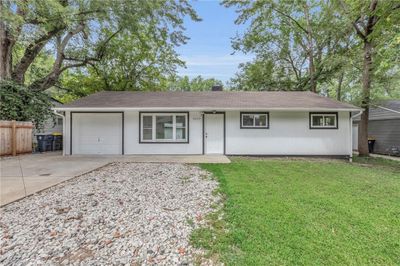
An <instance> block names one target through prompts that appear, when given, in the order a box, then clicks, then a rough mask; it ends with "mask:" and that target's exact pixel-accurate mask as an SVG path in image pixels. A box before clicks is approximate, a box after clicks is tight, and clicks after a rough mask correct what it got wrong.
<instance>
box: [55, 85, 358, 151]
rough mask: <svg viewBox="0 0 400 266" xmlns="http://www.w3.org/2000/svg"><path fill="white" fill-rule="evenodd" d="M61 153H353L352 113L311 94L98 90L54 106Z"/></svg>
mask: <svg viewBox="0 0 400 266" xmlns="http://www.w3.org/2000/svg"><path fill="white" fill-rule="evenodd" d="M54 109H55V111H56V112H57V113H58V114H60V115H62V116H63V117H64V127H63V129H64V132H63V134H64V154H65V155H74V154H136V155H138V154H139V155H140V154H174V155H175V154H225V155H278V156H290V155H298V156H300V155H301V156H343V157H351V156H352V119H353V117H354V115H353V117H352V112H353V114H356V115H355V116H358V115H359V114H360V113H361V109H360V108H358V107H356V106H353V105H350V104H346V103H342V102H338V101H335V100H332V99H329V98H326V97H322V96H319V95H317V94H314V93H311V92H228V91H209V92H126V91H125V92H100V93H96V94H93V95H90V96H87V97H84V98H81V99H79V100H77V101H75V102H72V103H69V104H65V105H63V106H59V107H56V108H54Z"/></svg>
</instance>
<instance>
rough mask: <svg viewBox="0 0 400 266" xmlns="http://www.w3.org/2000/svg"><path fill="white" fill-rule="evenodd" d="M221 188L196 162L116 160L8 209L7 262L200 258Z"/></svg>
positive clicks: (3, 252)
mask: <svg viewBox="0 0 400 266" xmlns="http://www.w3.org/2000/svg"><path fill="white" fill-rule="evenodd" d="M216 187H217V182H216V181H214V180H212V179H211V178H210V177H209V174H208V173H207V172H206V171H204V170H202V169H200V168H198V167H196V166H190V165H183V164H161V163H160V164H159V163H113V164H110V165H108V166H105V167H103V168H101V169H98V170H96V171H94V172H91V173H88V174H85V175H83V176H80V177H77V178H75V179H73V180H70V181H68V182H66V183H64V184H62V185H59V186H56V187H53V188H50V189H48V190H46V191H43V192H41V193H39V194H36V195H33V196H31V197H28V198H25V199H23V200H21V201H19V202H14V203H12V204H10V205H8V206H6V207H4V208H2V209H1V217H0V233H1V240H0V264H2V265H9V264H14V265H21V264H60V263H61V264H79V263H82V264H85V265H87V264H92V265H99V264H133V265H135V264H164V265H171V264H174V265H176V264H192V263H193V259H194V254H197V253H199V252H200V251H197V250H195V249H193V248H192V247H191V246H190V245H189V243H188V242H189V240H188V239H189V235H190V233H191V231H192V230H193V228H196V227H198V226H199V225H200V224H202V223H203V222H204V216H205V214H207V213H208V212H210V211H211V210H212V209H211V207H210V206H211V205H212V204H213V203H216V202H217V201H218V198H217V197H216V196H213V194H212V191H213V190H214V189H215V188H216Z"/></svg>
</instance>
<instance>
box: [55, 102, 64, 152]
mask: <svg viewBox="0 0 400 266" xmlns="http://www.w3.org/2000/svg"><path fill="white" fill-rule="evenodd" d="M53 113H54V114H55V115H58V116H61V117H62V120H63V156H65V139H64V137H65V115H63V114H61V113H58V112H57V110H54V109H53Z"/></svg>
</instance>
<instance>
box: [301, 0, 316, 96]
mask: <svg viewBox="0 0 400 266" xmlns="http://www.w3.org/2000/svg"><path fill="white" fill-rule="evenodd" d="M304 15H305V17H306V22H307V41H308V47H307V50H308V51H307V53H308V72H309V75H310V89H311V91H312V92H317V82H316V79H315V65H314V43H313V30H312V27H311V19H310V11H309V6H308V5H307V3H305V4H304Z"/></svg>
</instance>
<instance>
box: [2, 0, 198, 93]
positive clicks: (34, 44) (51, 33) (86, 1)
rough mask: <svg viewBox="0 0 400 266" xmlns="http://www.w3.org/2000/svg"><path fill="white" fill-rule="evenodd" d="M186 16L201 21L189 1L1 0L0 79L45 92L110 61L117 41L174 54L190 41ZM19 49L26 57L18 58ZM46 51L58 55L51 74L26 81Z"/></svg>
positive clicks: (54, 58)
mask: <svg viewBox="0 0 400 266" xmlns="http://www.w3.org/2000/svg"><path fill="white" fill-rule="evenodd" d="M185 16H189V17H191V18H192V19H193V20H198V17H197V15H196V13H195V11H194V10H193V9H192V7H191V5H190V4H189V3H188V2H187V1H186V0H182V1H179V2H177V1H175V0H151V1H113V0H1V1H0V80H4V79H11V80H13V81H14V82H16V83H18V84H25V85H27V86H28V87H29V88H30V89H35V90H41V91H43V90H46V89H48V88H50V87H52V86H53V85H55V84H56V83H57V82H58V81H59V78H60V76H61V75H62V73H65V72H66V71H69V70H73V69H75V68H79V67H85V66H88V65H95V64H98V63H99V62H104V60H105V59H108V61H109V62H110V57H107V56H109V55H110V54H111V52H109V51H107V50H108V49H109V46H108V45H109V44H110V42H112V41H113V39H114V38H117V37H120V38H126V40H125V42H133V43H137V42H138V41H141V42H143V46H141V47H144V46H145V45H148V46H149V47H152V46H154V44H155V43H156V45H164V44H167V46H165V47H164V48H166V49H171V47H174V46H176V45H180V44H183V43H185V42H186V39H187V38H186V37H185V36H184V34H183V30H184V28H183V26H182V25H183V18H184V17H185ZM121 36H124V37H121ZM143 36H146V38H143ZM159 40H162V41H161V42H160V41H159ZM16 47H20V48H21V49H22V50H23V52H22V53H20V54H19V53H16V52H15V51H16ZM114 48H115V46H114ZM44 51H45V52H48V53H50V54H51V55H53V62H52V66H51V68H50V70H48V72H47V73H46V75H45V76H43V77H40V78H36V79H33V80H27V79H26V74H27V71H28V69H29V68H30V67H31V66H32V64H34V63H35V61H36V60H37V58H38V56H39V55H40V54H41V53H42V52H44ZM145 60H147V58H146V59H145Z"/></svg>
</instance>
